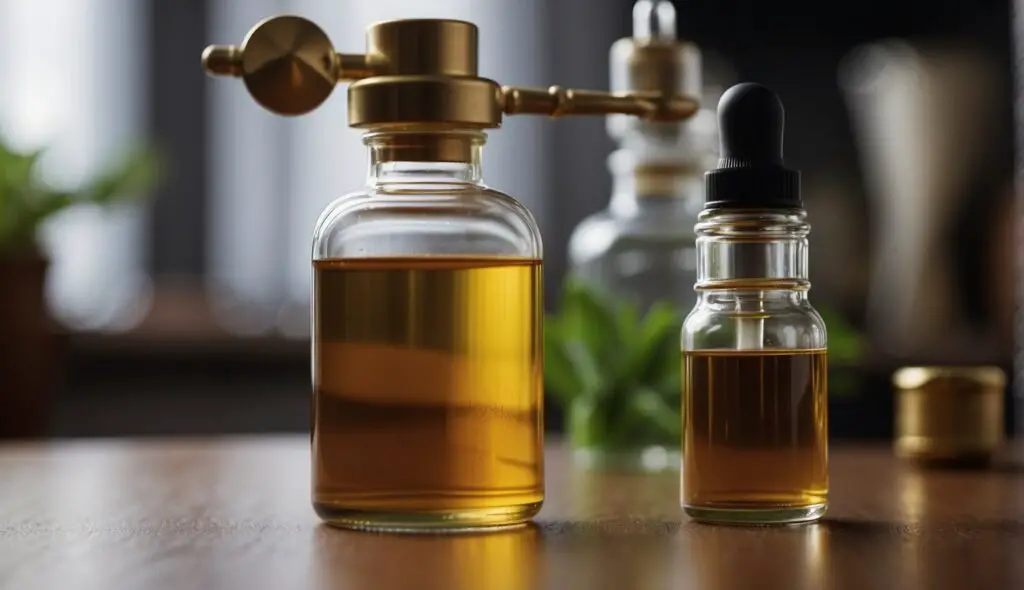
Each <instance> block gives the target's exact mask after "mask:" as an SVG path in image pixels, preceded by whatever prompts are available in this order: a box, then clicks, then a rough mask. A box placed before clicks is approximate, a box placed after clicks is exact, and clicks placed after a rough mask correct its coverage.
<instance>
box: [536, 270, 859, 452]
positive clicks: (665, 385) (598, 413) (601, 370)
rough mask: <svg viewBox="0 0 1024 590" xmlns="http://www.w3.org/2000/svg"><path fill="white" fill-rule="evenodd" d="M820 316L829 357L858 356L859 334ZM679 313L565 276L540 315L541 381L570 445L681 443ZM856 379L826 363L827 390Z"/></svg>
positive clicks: (852, 359) (838, 390) (842, 362)
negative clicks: (550, 307)
mask: <svg viewBox="0 0 1024 590" xmlns="http://www.w3.org/2000/svg"><path fill="white" fill-rule="evenodd" d="M822 317H823V319H824V320H825V323H826V326H827V329H828V338H829V363H830V365H836V366H843V367H847V366H851V365H854V364H856V362H857V360H858V359H859V357H860V354H861V348H862V346H861V337H860V335H859V334H858V333H857V332H856V330H855V329H854V328H853V327H852V326H850V324H849V323H848V322H846V321H845V320H843V318H842V317H841V316H840V315H838V314H836V313H834V312H830V311H827V312H825V313H823V314H822ZM683 319H684V318H683V317H682V316H681V315H680V314H679V313H678V312H677V311H676V310H675V308H674V307H673V306H672V305H669V304H668V303H658V304H656V305H654V306H653V307H651V308H650V309H649V310H648V311H647V312H646V313H644V314H641V313H640V312H639V310H638V309H637V307H636V306H635V305H633V304H632V303H630V302H628V301H624V300H613V299H611V298H608V297H606V296H604V295H602V294H599V293H598V292H597V291H596V290H595V289H593V288H591V287H589V286H588V285H587V284H586V283H584V282H583V281H581V280H579V279H576V278H570V279H568V280H567V281H566V283H565V285H564V287H563V291H562V300H561V303H560V307H559V309H558V310H557V312H555V313H551V314H548V315H547V317H546V319H545V323H544V363H545V364H544V381H545V390H546V392H548V393H549V394H551V395H552V396H553V397H554V399H556V400H558V402H559V404H560V405H561V406H562V407H563V408H564V409H565V412H566V418H567V422H568V424H567V431H568V433H569V436H570V440H571V442H572V444H573V445H574V446H576V447H580V448H596V449H606V450H626V449H638V448H644V447H647V446H654V445H660V446H665V447H668V448H672V447H678V446H679V443H680V437H681V432H680V431H681V427H682V421H681V415H680V412H681V401H682V400H681V392H682V383H681V380H682V371H681V367H680V363H681V355H680V350H679V332H680V328H681V327H682V322H683ZM855 379H856V377H855V372H853V371H849V370H844V371H839V372H834V371H830V377H829V388H830V394H834V395H848V394H850V393H853V392H855V391H856V385H857V384H856V381H855Z"/></svg>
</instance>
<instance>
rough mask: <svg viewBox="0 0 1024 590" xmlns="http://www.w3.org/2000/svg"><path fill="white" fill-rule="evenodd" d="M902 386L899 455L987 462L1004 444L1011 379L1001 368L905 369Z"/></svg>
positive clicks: (899, 378)
mask: <svg viewBox="0 0 1024 590" xmlns="http://www.w3.org/2000/svg"><path fill="white" fill-rule="evenodd" d="M893 385H895V387H896V443H895V444H896V453H897V454H898V455H899V456H901V457H905V458H909V459H919V460H924V461H937V462H957V463H959V462H965V463H974V462H984V461H986V460H988V459H989V458H991V456H992V454H993V453H994V452H995V451H996V450H997V449H998V448H999V446H1000V445H1001V444H1002V442H1003V437H1004V434H1003V412H1004V410H1003V405H1004V402H1003V396H1004V393H1005V388H1006V375H1005V374H1004V373H1003V371H1002V370H1000V369H999V368H998V367H989V366H977V367H904V368H902V369H900V370H898V371H896V373H895V374H894V375H893Z"/></svg>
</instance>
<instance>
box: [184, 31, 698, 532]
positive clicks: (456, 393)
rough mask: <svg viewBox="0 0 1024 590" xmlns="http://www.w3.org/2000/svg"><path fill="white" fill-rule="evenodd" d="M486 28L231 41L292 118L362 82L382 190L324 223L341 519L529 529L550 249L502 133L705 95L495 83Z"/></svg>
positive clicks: (315, 255)
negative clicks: (498, 139)
mask: <svg viewBox="0 0 1024 590" xmlns="http://www.w3.org/2000/svg"><path fill="white" fill-rule="evenodd" d="M477 34H478V31H477V28H476V26H475V25H473V24H472V23H467V22H463V21H453V20H397V21H387V22H381V23H377V24H374V25H371V26H370V27H369V28H368V29H367V50H366V53H365V54H357V55H353V54H339V53H337V52H335V50H334V48H333V46H332V45H331V44H330V41H329V39H328V38H327V36H326V35H325V34H324V33H323V31H322V30H320V28H319V27H317V26H316V25H314V24H313V23H311V22H309V21H307V20H305V19H302V18H299V17H294V16H284V17H275V18H272V19H268V20H266V21H263V22H262V23H260V24H259V25H257V27H256V28H254V29H253V30H252V31H251V32H250V33H249V35H248V36H247V37H246V40H245V42H244V43H243V45H242V46H241V47H219V46H215V47H211V48H208V49H207V51H206V54H205V56H204V62H205V64H206V67H207V69H208V70H210V71H211V72H213V73H220V74H227V75H234V76H240V77H242V78H243V79H244V81H245V83H246V86H247V87H248V89H249V91H250V93H251V94H252V95H253V97H254V98H255V99H256V100H257V102H260V103H261V104H262V105H263V106H265V107H267V108H268V109H270V110H272V111H274V112H277V113H279V114H285V115H296V114H302V113H305V112H308V111H310V110H312V109H313V108H315V107H316V106H317V105H319V104H320V103H321V102H322V101H323V100H324V99H326V98H327V96H328V95H329V94H330V92H331V90H332V89H333V88H334V86H335V84H337V83H338V82H339V81H349V82H352V84H351V85H350V86H349V92H348V94H349V96H348V98H349V101H348V106H349V109H348V119H349V121H348V122H349V125H350V126H352V127H356V128H360V129H363V130H364V140H365V142H366V144H367V145H368V147H369V151H370V162H369V164H370V172H369V178H368V182H367V186H366V188H365V189H364V190H362V191H360V192H357V193H353V194H350V195H347V196H344V197H342V198H340V199H338V200H337V201H335V202H334V203H332V204H331V205H330V206H328V207H327V209H326V210H325V211H324V212H323V214H322V215H321V216H320V219H319V221H318V222H317V224H316V228H315V230H314V235H313V252H312V267H313V268H312V270H313V281H312V282H313V293H312V382H313V396H312V410H311V414H312V434H311V445H312V449H311V450H312V467H313V469H312V471H313V477H312V480H313V481H312V488H313V489H312V496H313V498H312V501H313V507H314V509H315V510H316V512H317V514H318V515H319V516H320V517H321V518H323V519H324V520H325V521H327V522H328V523H330V524H333V525H338V526H344V527H352V528H373V529H384V530H406V531H408V530H443V531H455V530H475V529H479V528H484V527H505V526H512V525H519V524H523V523H524V522H526V521H527V520H529V519H530V518H531V517H533V516H534V515H535V514H536V513H537V511H538V510H539V509H540V506H541V502H542V500H543V495H544V477H543V476H544V465H543V464H544V448H543V413H542V408H543V399H542V398H543V379H544V376H543V361H542V350H543V346H542V340H541V336H542V335H541V321H542V312H543V298H542V295H541V293H542V291H541V257H542V249H541V239H540V234H539V232H538V230H537V224H536V223H535V222H534V220H533V217H532V216H531V215H530V213H529V211H527V209H526V208H525V207H523V206H522V205H521V204H520V203H519V202H518V201H517V200H515V199H514V198H512V197H510V196H508V195H505V194H502V193H500V192H497V191H494V190H491V189H489V188H487V187H486V186H485V185H484V183H483V179H482V178H481V174H480V152H481V149H482V146H483V144H484V133H483V130H484V129H489V128H495V127H498V126H499V125H500V123H501V121H502V117H503V116H504V115H509V114H517V113H537V114H545V115H562V114H571V113H580V114H606V113H609V112H622V113H630V114H633V115H639V116H644V117H650V118H667V119H679V118H685V117H688V116H690V115H692V114H693V112H694V110H695V109H696V104H695V102H694V101H693V99H691V98H686V97H675V96H668V95H657V96H654V95H651V94H644V95H622V94H617V95H612V94H609V93H602V92H589V91H574V90H566V89H562V88H559V87H552V88H550V89H523V88H512V87H500V86H498V85H497V83H495V82H494V81H493V80H489V79H487V78H482V77H478V76H477V53H476V52H477Z"/></svg>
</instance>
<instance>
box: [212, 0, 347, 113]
mask: <svg viewBox="0 0 1024 590" xmlns="http://www.w3.org/2000/svg"><path fill="white" fill-rule="evenodd" d="M338 65H339V56H338V55H337V54H336V53H335V51H334V46H333V45H332V44H331V40H330V39H329V38H328V37H327V33H325V32H324V31H323V29H321V28H320V27H318V26H317V25H316V24H314V23H313V22H311V21H309V20H306V19H304V18H302V17H298V16H290V15H286V16H276V17H272V18H268V19H266V20H263V21H262V22H260V23H259V24H257V25H256V26H255V27H253V29H252V30H251V31H250V32H249V34H248V35H246V37H245V39H244V40H243V41H242V44H241V45H240V46H237V47H236V46H223V45H213V46H210V47H207V48H206V51H204V52H203V67H204V68H205V69H206V71H207V72H209V73H210V74H213V75H219V76H235V77H239V78H242V81H243V82H244V83H245V87H246V88H247V89H248V90H249V94H251V95H252V97H253V99H254V100H255V101H256V102H258V103H259V104H260V105H262V106H263V107H264V108H266V109H268V110H270V111H272V112H275V113H278V114H280V115H301V114H304V113H308V112H310V111H312V110H313V109H315V108H317V107H318V106H320V104H322V103H323V102H324V101H325V100H327V97H328V96H330V95H331V92H332V91H333V90H334V87H335V85H336V84H337V81H338V79H339V75H338V74H339V72H338Z"/></svg>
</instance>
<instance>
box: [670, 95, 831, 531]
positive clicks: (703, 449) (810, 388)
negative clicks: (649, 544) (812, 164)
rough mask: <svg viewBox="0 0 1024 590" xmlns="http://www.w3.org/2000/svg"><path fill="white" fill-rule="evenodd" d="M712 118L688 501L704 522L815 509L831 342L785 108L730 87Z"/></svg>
mask: <svg viewBox="0 0 1024 590" xmlns="http://www.w3.org/2000/svg"><path fill="white" fill-rule="evenodd" d="M718 123H719V133H720V137H721V152H720V153H721V159H720V160H719V163H718V168H717V169H715V170H711V171H709V172H708V173H707V174H706V175H705V184H706V187H705V188H706V193H707V195H706V202H705V206H704V210H703V211H702V212H701V214H700V217H699V222H698V223H697V227H696V230H697V283H696V285H695V289H696V291H697V294H698V300H697V304H696V306H695V307H694V309H693V311H691V312H690V314H689V316H687V318H686V321H685V322H684V324H683V330H682V341H681V345H682V350H683V365H684V366H683V414H684V423H683V474H682V505H683V508H684V510H685V511H686V513H687V514H688V515H690V516H691V517H692V518H694V519H695V520H701V521H708V522H719V523H733V524H786V523H797V522H806V521H812V520H816V519H818V518H820V517H821V516H822V515H823V514H824V513H825V510H826V507H827V494H828V448H827V445H828V442H827V439H828V425H827V424H828V421H827V401H828V400H827V397H828V396H827V353H826V334H825V325H824V322H822V320H821V317H820V316H819V315H818V313H817V312H816V311H815V310H814V308H813V307H811V304H810V303H809V302H808V300H807V291H808V290H809V289H810V282H809V281H808V276H807V235H808V233H809V232H810V226H809V225H808V223H807V221H806V212H805V211H804V208H803V203H802V201H801V198H800V176H799V172H797V171H795V170H790V169H787V168H786V167H785V166H784V165H783V160H782V135H783V123H784V111H783V107H782V103H781V102H780V101H779V99H778V97H777V96H776V95H775V94H774V93H772V92H771V91H770V90H768V89H767V88H765V87H763V86H760V85H757V84H749V83H748V84H738V85H736V86H734V87H732V88H730V89H729V90H728V91H727V92H726V93H725V94H724V95H723V96H722V99H721V101H720V102H719V105H718Z"/></svg>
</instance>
